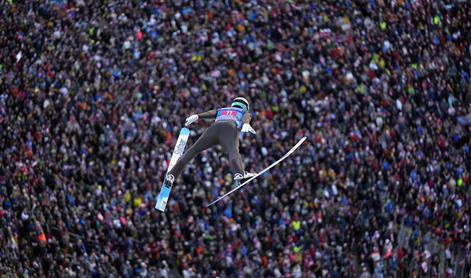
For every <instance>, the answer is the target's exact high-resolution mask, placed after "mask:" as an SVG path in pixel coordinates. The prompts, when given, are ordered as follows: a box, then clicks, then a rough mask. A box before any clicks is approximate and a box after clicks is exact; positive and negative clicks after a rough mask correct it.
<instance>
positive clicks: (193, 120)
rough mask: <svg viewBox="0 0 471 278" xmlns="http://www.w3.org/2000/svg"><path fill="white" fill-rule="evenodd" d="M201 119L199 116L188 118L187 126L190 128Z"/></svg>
mask: <svg viewBox="0 0 471 278" xmlns="http://www.w3.org/2000/svg"><path fill="white" fill-rule="evenodd" d="M199 118H200V117H199V116H198V115H191V116H190V117H188V118H186V121H185V126H189V125H191V124H192V123H194V122H196V121H197V120H198V119H199Z"/></svg>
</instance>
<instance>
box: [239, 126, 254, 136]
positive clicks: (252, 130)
mask: <svg viewBox="0 0 471 278" xmlns="http://www.w3.org/2000/svg"><path fill="white" fill-rule="evenodd" d="M241 131H242V132H250V133H252V134H257V132H255V130H254V129H253V128H252V127H251V126H250V124H243V125H242V130H241Z"/></svg>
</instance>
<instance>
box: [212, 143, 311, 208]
mask: <svg viewBox="0 0 471 278" xmlns="http://www.w3.org/2000/svg"><path fill="white" fill-rule="evenodd" d="M306 139H307V137H303V138H301V140H299V142H298V143H297V144H296V145H295V146H294V147H293V148H291V150H289V151H288V152H287V153H286V154H285V155H284V156H283V157H281V158H280V159H278V160H277V161H275V162H274V163H273V164H271V165H270V166H268V167H267V168H265V169H263V170H262V171H261V172H259V173H257V174H256V175H255V176H253V177H251V178H250V179H248V180H246V181H245V182H243V183H241V184H240V185H238V186H237V187H235V188H234V189H232V190H231V191H229V192H227V193H226V194H224V195H222V196H221V197H219V198H217V199H216V200H214V201H212V202H211V203H209V205H207V206H206V207H210V206H212V205H214V204H216V203H217V202H219V201H221V200H222V199H224V198H226V197H227V196H229V195H231V194H232V193H234V192H235V191H237V190H239V189H240V188H241V187H242V186H244V185H246V184H247V183H249V182H251V181H252V180H254V179H256V178H257V177H258V176H260V175H261V174H263V173H265V172H266V171H268V170H270V169H271V168H273V167H275V166H276V165H277V164H279V163H280V162H281V161H283V160H285V159H286V158H287V157H288V156H290V155H291V154H292V153H293V152H294V151H295V150H296V149H297V148H299V147H300V146H301V145H302V143H304V141H306Z"/></svg>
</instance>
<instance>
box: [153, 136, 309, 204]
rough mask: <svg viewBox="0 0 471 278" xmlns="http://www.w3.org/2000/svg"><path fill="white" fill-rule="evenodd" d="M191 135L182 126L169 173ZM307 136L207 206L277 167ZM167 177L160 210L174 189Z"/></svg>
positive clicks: (160, 195)
mask: <svg viewBox="0 0 471 278" xmlns="http://www.w3.org/2000/svg"><path fill="white" fill-rule="evenodd" d="M189 136H190V130H189V129H188V128H182V130H181V131H180V134H179V135H178V139H177V144H176V146H175V149H174V150H173V154H172V158H171V159H170V164H169V166H168V170H167V173H168V172H169V171H170V169H172V167H173V166H174V165H175V163H177V161H178V159H179V158H180V157H181V156H182V155H183V152H184V150H185V146H186V142H187V141H188V137H189ZM306 139H307V138H306V137H303V138H301V139H300V140H299V141H298V143H297V144H296V145H295V146H294V147H293V148H291V150H289V151H288V152H287V153H286V154H285V155H284V156H282V157H281V158H280V159H278V160H277V161H275V162H274V163H272V164H271V165H270V166H268V167H267V168H265V169H263V170H262V171H260V172H259V173H257V174H255V175H254V176H252V177H251V178H249V179H248V180H246V181H244V182H243V183H241V184H238V185H237V186H236V187H235V188H234V189H232V190H231V191H229V192H227V193H226V194H224V195H222V196H221V197H219V198H217V199H216V200H214V201H213V202H211V203H209V205H207V207H209V206H212V205H214V204H215V203H217V202H219V201H221V200H222V199H224V198H226V197H227V196H229V195H231V194H232V193H234V192H235V191H237V190H239V189H240V188H241V187H243V186H244V185H246V184H247V183H249V182H251V181H252V180H254V179H256V178H257V177H259V176H260V175H262V174H263V173H265V172H267V171H268V170H270V169H271V168H273V167H275V166H276V165H277V164H279V163H280V162H281V161H283V160H285V159H286V158H287V157H288V156H290V155H291V154H292V153H293V152H294V151H295V150H296V149H298V148H299V147H300V146H301V145H302V144H303V143H304V141H306ZM166 180H167V178H166V177H165V178H164V181H163V183H162V189H161V190H160V193H159V196H158V197H157V202H156V204H155V208H156V209H158V210H160V211H165V207H166V206H167V202H168V198H169V197H170V192H171V191H172V184H167V182H166Z"/></svg>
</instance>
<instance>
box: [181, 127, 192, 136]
mask: <svg viewBox="0 0 471 278" xmlns="http://www.w3.org/2000/svg"><path fill="white" fill-rule="evenodd" d="M180 134H182V135H189V134H190V130H189V129H188V128H186V127H184V128H182V130H181V131H180Z"/></svg>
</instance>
